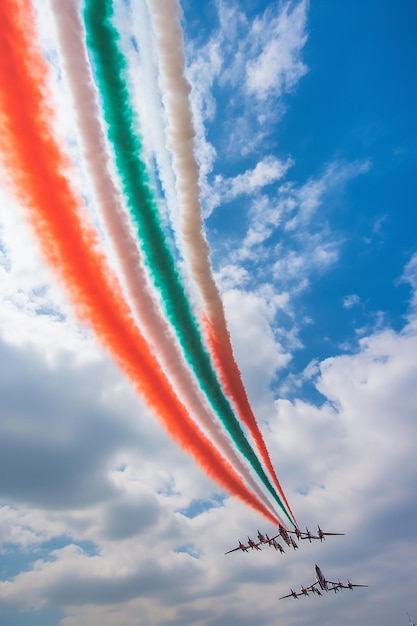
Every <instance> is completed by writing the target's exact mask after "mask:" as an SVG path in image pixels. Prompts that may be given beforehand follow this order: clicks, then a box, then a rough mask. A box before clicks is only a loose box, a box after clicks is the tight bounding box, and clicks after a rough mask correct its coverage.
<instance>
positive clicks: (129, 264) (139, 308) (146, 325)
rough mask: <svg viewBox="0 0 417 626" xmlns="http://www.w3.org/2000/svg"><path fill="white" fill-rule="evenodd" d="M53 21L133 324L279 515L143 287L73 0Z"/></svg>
mask: <svg viewBox="0 0 417 626" xmlns="http://www.w3.org/2000/svg"><path fill="white" fill-rule="evenodd" d="M50 3H51V7H52V10H53V14H54V17H55V20H56V24H57V31H58V45H59V49H60V55H61V58H62V65H63V69H64V72H65V75H66V79H67V82H68V85H69V87H70V92H71V94H72V98H73V100H74V107H75V114H76V123H77V128H78V133H79V140H80V143H81V147H82V154H83V158H84V161H85V167H86V169H87V171H88V172H89V174H90V177H91V181H92V186H93V190H94V193H95V196H96V200H97V205H98V207H99V209H100V211H101V215H102V219H103V222H104V224H105V228H106V230H107V232H108V233H109V235H110V237H111V240H112V242H113V245H114V248H115V251H116V254H117V257H118V260H119V262H120V267H121V271H122V274H123V277H124V280H125V286H126V289H127V291H128V294H129V298H130V301H131V304H132V306H133V310H134V313H135V316H136V319H137V321H138V323H139V324H140V326H141V328H143V330H144V332H145V335H146V337H147V338H148V340H149V341H150V343H151V344H152V346H153V350H154V353H155V355H156V356H157V358H158V360H159V361H160V363H161V365H162V367H163V369H164V371H165V373H166V374H167V376H168V377H169V380H170V381H171V384H172V385H173V388H174V389H175V390H176V393H177V395H178V397H179V398H181V400H182V401H183V402H184V404H185V406H186V407H187V409H188V411H189V413H190V415H192V416H193V417H196V418H197V420H198V423H199V424H200V425H202V426H203V428H204V429H205V431H206V433H207V434H208V435H209V437H210V438H211V440H212V441H213V442H214V443H215V444H216V446H217V447H218V449H219V450H220V451H221V452H222V454H223V456H224V457H225V458H226V459H227V460H228V461H229V462H230V464H231V465H232V467H234V468H235V469H236V470H237V471H238V472H239V473H240V474H241V476H242V477H243V478H244V479H245V480H246V483H247V484H248V485H249V486H250V487H251V489H252V490H253V492H254V493H256V495H257V497H258V498H259V499H260V500H261V501H262V502H263V503H264V504H265V506H267V507H268V509H269V510H270V511H271V512H272V513H273V515H274V516H275V517H277V518H278V519H279V515H278V514H277V512H276V510H275V509H274V507H273V506H272V505H271V503H270V502H269V500H268V499H267V498H266V496H265V495H264V493H263V492H262V490H261V489H260V487H259V486H258V484H257V483H256V482H255V480H254V479H253V477H252V475H251V474H250V471H249V469H248V467H247V466H246V465H245V463H244V462H243V460H242V459H241V458H240V456H239V455H238V454H237V453H236V451H235V449H234V448H233V446H232V444H231V441H230V440H229V438H228V437H227V436H226V435H225V432H224V431H223V429H222V427H221V425H220V423H219V421H218V420H217V418H216V417H215V415H214V414H213V413H212V412H211V410H210V409H209V407H208V405H207V404H206V401H205V398H204V396H203V394H202V392H201V390H200V388H199V386H198V384H197V383H196V381H195V379H194V377H193V375H192V374H191V372H190V370H189V369H188V366H187V365H186V363H185V360H184V358H183V356H182V353H181V348H180V346H179V344H178V342H177V340H176V337H175V336H174V334H173V333H172V331H171V328H170V327H169V325H168V323H167V322H166V320H165V318H164V317H163V316H162V314H161V312H160V309H159V307H158V303H157V301H156V299H155V297H154V293H153V291H152V290H151V288H150V287H149V283H148V277H147V274H146V271H145V269H144V266H143V263H142V259H141V255H140V251H139V249H138V248H137V246H136V240H135V238H134V236H133V234H132V232H131V230H130V226H129V224H128V221H127V215H126V213H125V211H124V209H123V205H122V200H121V195H120V193H119V191H118V189H117V187H116V184H115V182H114V179H113V177H112V175H111V163H110V157H109V154H108V151H107V145H106V139H105V135H104V132H103V129H102V126H101V123H100V118H101V115H100V108H99V104H98V94H97V91H96V88H95V85H94V81H93V76H92V72H91V68H90V65H89V61H88V54H87V50H86V47H85V33H84V28H83V24H82V21H81V16H80V14H79V12H78V9H77V3H76V2H72V1H71V2H65V3H62V0H50Z"/></svg>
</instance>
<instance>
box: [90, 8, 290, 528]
mask: <svg viewBox="0 0 417 626" xmlns="http://www.w3.org/2000/svg"><path fill="white" fill-rule="evenodd" d="M98 4H99V7H100V9H101V10H98ZM112 15H113V13H112V6H111V0H105V2H100V3H97V2H96V1H94V0H87V1H86V3H85V7H84V20H85V24H86V31H87V43H88V47H89V48H90V50H91V52H92V54H93V57H94V63H95V70H96V77H97V81H98V83H99V86H100V95H101V96H102V104H103V111H104V117H105V119H106V121H107V125H108V126H107V132H108V136H109V139H110V141H111V143H112V144H113V145H114V147H115V159H116V165H117V168H118V171H119V173H120V176H121V179H122V186H123V188H124V191H125V194H126V199H127V203H128V206H129V209H130V212H131V215H132V219H133V221H134V223H135V226H136V228H137V232H138V237H139V241H140V243H141V245H142V249H143V252H144V255H145V259H146V263H147V266H148V268H149V270H150V272H151V274H152V278H153V280H154V283H155V285H156V287H157V289H158V290H159V291H160V293H161V295H162V303H163V306H164V308H165V312H166V315H167V317H168V319H169V320H170V321H171V323H172V325H173V326H174V328H175V330H176V333H177V336H178V338H179V341H180V343H181V346H182V348H183V350H184V355H185V357H186V359H187V361H188V363H189V364H190V366H191V368H192V369H193V371H194V373H195V375H196V377H197V378H198V380H199V382H200V386H201V388H202V389H203V391H204V393H205V394H206V397H207V399H208V400H209V402H210V404H211V405H212V406H213V408H214V410H215V411H216V413H217V415H218V416H219V418H220V419H221V421H222V423H223V424H224V426H225V428H226V429H227V431H228V432H229V434H230V435H231V436H232V438H233V440H234V442H235V444H236V446H237V447H238V449H239V450H240V452H241V453H242V454H243V455H244V456H245V457H246V459H247V460H248V461H249V463H250V464H251V466H252V467H253V469H254V470H255V472H256V473H257V475H258V476H259V478H260V480H261V481H262V482H263V484H264V485H265V487H266V489H267V490H268V491H269V492H270V493H271V495H272V496H273V498H274V499H275V500H276V502H277V503H278V504H279V506H280V507H281V509H282V510H283V511H284V513H285V514H286V515H287V516H288V518H289V519H290V521H291V522H292V520H291V518H290V516H289V515H288V513H287V511H286V509H285V506H284V505H283V503H282V501H281V499H280V497H279V496H278V494H277V492H276V490H275V489H274V487H273V486H272V485H271V483H270V481H269V479H268V477H267V476H266V474H265V472H264V469H263V467H262V465H261V463H260V461H259V459H258V457H257V456H256V454H255V453H254V451H253V449H252V448H251V446H250V445H249V443H248V441H247V440H246V438H245V435H244V433H243V431H242V429H241V426H240V424H239V422H238V421H237V419H236V417H235V415H234V413H233V410H232V408H231V406H230V404H229V402H228V400H227V399H226V397H225V396H224V394H223V391H222V388H221V386H220V383H219V381H218V379H217V377H216V374H215V372H214V370H213V368H212V366H211V362H210V357H209V355H208V353H207V351H206V350H205V348H204V346H203V342H202V337H201V334H200V332H199V329H198V327H197V324H196V322H195V320H194V317H193V315H192V312H191V308H190V305H189V303H188V301H187V299H186V296H185V293H184V290H183V288H182V285H181V281H180V278H179V275H178V273H177V271H176V269H175V266H174V262H173V258H172V256H171V254H170V251H169V249H168V248H167V245H166V241H165V238H164V234H163V231H162V228H161V225H160V221H159V217H158V213H157V210H156V206H155V202H154V199H153V196H152V193H151V191H150V188H149V185H148V178H147V174H146V167H145V164H144V163H143V161H142V160H141V159H140V158H139V156H138V155H140V154H141V152H142V146H141V142H140V140H139V138H138V136H137V135H135V133H134V132H133V131H132V129H133V128H134V126H135V124H134V120H135V117H134V113H133V111H132V109H131V106H130V102H129V92H128V89H127V85H126V82H125V80H124V74H125V70H126V68H125V62H124V58H123V56H122V54H121V52H120V50H119V48H118V34H117V31H116V30H115V28H114V27H113V25H112V23H111V18H112Z"/></svg>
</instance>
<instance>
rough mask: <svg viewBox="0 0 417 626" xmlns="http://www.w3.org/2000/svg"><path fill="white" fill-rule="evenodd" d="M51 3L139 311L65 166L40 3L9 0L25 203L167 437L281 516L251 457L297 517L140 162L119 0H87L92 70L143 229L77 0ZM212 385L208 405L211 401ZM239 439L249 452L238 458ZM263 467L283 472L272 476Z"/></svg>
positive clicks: (16, 173) (7, 80)
mask: <svg viewBox="0 0 417 626" xmlns="http://www.w3.org/2000/svg"><path fill="white" fill-rule="evenodd" d="M98 4H99V5H100V8H101V11H100V12H99V11H97V9H98ZM52 6H53V7H54V11H55V15H56V18H57V24H58V29H59V32H60V42H61V50H62V55H63V59H64V65H65V66H66V74H67V76H68V80H69V84H70V86H71V91H72V93H73V96H74V103H75V107H76V114H77V123H78V128H79V136H80V143H81V145H82V148H83V151H84V163H85V170H86V173H87V174H88V175H89V176H90V179H91V181H92V184H93V188H94V192H95V196H96V199H97V202H98V204H99V206H100V210H101V214H102V217H103V220H104V222H105V225H106V228H107V229H108V231H109V234H110V236H111V238H112V241H113V244H114V248H115V251H116V254H117V256H118V259H119V264H120V267H121V272H122V274H123V281H124V283H125V285H126V286H127V295H128V298H129V302H130V303H131V305H132V310H133V312H132V311H131V309H130V305H128V304H127V301H126V300H125V297H124V295H123V290H122V288H121V286H120V285H119V283H118V280H117V278H116V277H115V276H114V275H113V274H112V272H111V270H110V269H109V266H108V264H107V261H106V259H105V256H104V253H103V252H102V251H101V250H100V246H99V241H98V236H97V234H96V232H95V231H94V229H93V228H92V227H91V225H90V224H89V223H88V220H87V217H86V212H85V211H84V210H83V207H82V203H81V200H80V198H79V194H77V193H76V191H75V190H74V188H73V186H72V184H71V181H70V180H69V179H68V178H67V177H66V176H65V175H64V173H63V172H70V171H71V163H70V161H69V158H68V156H67V155H65V154H64V153H63V151H62V149H61V148H60V141H59V138H57V137H55V135H54V131H53V127H52V125H51V123H50V121H49V120H50V119H53V113H52V111H51V110H50V105H49V104H48V96H49V94H50V90H49V84H48V81H49V75H48V67H47V64H46V62H45V61H44V59H43V58H42V55H41V53H40V49H39V43H38V41H37V36H36V29H35V14H34V11H33V8H32V6H31V3H30V1H29V0H3V1H2V3H1V4H0V53H1V55H2V61H1V66H0V107H1V115H2V122H3V124H2V126H3V134H2V137H1V139H0V141H1V147H2V152H3V157H2V158H3V163H4V167H5V169H6V170H7V172H8V174H9V177H10V178H11V179H12V181H13V185H14V189H15V192H16V194H17V196H18V198H19V200H20V201H21V202H22V204H23V205H25V206H26V207H27V210H28V214H29V218H30V221H31V223H32V225H33V227H34V229H35V232H36V234H37V236H38V239H39V241H40V243H41V246H42V248H43V251H44V253H45V256H46V257H47V259H48V261H49V262H50V264H51V265H52V266H53V267H54V269H55V271H56V272H57V274H58V276H59V278H60V279H61V281H62V282H63V283H64V285H65V286H66V288H67V291H68V294H69V297H70V299H71V301H72V303H73V305H74V307H75V310H76V311H77V313H78V315H79V316H80V317H81V318H82V319H83V320H84V321H86V322H87V323H88V324H90V326H91V327H92V328H93V330H94V331H95V333H96V335H97V337H98V338H99V339H100V341H101V342H102V343H103V345H104V346H105V347H106V348H107V349H108V350H109V351H110V352H111V354H112V355H113V357H114V359H115V360H116V362H117V363H118V364H119V366H120V367H121V369H123V371H124V372H125V373H126V374H127V375H128V376H129V378H130V379H131V380H132V382H133V384H134V385H135V387H136V388H137V389H138V391H139V392H140V393H141V395H142V396H143V397H144V399H145V401H146V402H147V404H148V405H149V406H150V407H151V408H152V409H153V411H154V412H155V413H156V414H157V415H158V416H159V418H160V419H161V421H162V422H163V424H164V425H165V427H166V428H167V430H168V431H169V433H170V434H171V435H172V437H173V438H175V440H176V441H177V442H178V443H179V444H180V445H181V446H183V447H184V448H185V449H186V450H187V451H188V452H190V453H191V454H192V455H193V456H194V458H195V459H196V460H197V461H198V463H199V464H200V465H201V466H202V467H203V468H204V469H205V471H206V472H207V474H208V475H209V476H211V477H212V478H213V479H214V480H216V481H217V482H218V484H219V485H220V486H221V487H222V488H223V489H226V490H228V491H229V492H230V493H232V494H234V495H236V496H237V497H239V498H241V499H242V500H244V501H245V502H246V503H247V504H248V505H249V506H252V507H253V508H255V509H256V510H258V511H259V512H260V513H261V514H263V515H264V516H265V517H267V518H268V519H269V520H271V521H275V522H276V521H277V520H278V519H279V517H278V516H277V514H276V513H275V509H274V507H273V506H272V505H271V504H270V503H269V501H268V500H267V498H266V497H265V495H264V494H263V492H262V490H261V489H260V488H259V487H258V485H257V483H256V481H254V480H253V478H252V476H251V474H250V472H249V469H248V467H247V466H246V464H245V462H244V461H245V459H246V460H247V461H248V462H249V464H250V466H251V467H252V469H253V470H254V471H255V474H256V475H257V476H258V478H259V480H260V481H261V484H262V485H263V488H264V489H266V491H267V492H268V493H269V495H270V496H272V498H273V500H274V501H275V502H276V503H278V504H279V506H280V507H281V509H282V511H283V512H284V513H285V515H286V516H287V518H288V519H289V520H290V521H291V522H292V523H295V522H294V519H293V517H292V515H291V512H290V510H289V507H288V505H287V502H286V500H285V496H284V495H283V493H282V490H281V488H279V493H280V496H281V497H280V496H279V495H278V493H277V492H276V490H275V489H274V487H273V486H272V484H271V482H270V480H269V478H268V477H267V475H266V473H265V470H264V469H263V467H262V464H261V462H260V461H259V459H258V457H257V456H256V454H255V452H254V451H253V449H252V447H251V446H250V444H249V443H248V441H247V439H246V437H245V435H244V433H243V430H242V428H241V426H240V424H239V422H238V420H237V418H236V417H235V415H234V413H233V410H232V407H231V405H230V403H229V402H228V400H227V398H226V396H225V395H224V392H223V389H222V386H221V384H220V382H219V379H218V377H217V375H216V371H215V370H214V368H213V365H212V362H211V360H210V356H209V353H208V351H207V348H206V347H205V345H204V339H203V335H202V333H201V330H200V328H199V326H198V324H197V322H196V319H195V316H194V314H193V312H192V308H191V305H190V304H189V302H188V300H187V297H186V293H185V290H184V289H183V287H182V285H181V280H180V277H179V274H178V272H177V270H176V268H175V263H174V260H173V256H172V254H171V253H170V250H169V248H168V246H167V243H166V241H165V239H164V236H163V231H162V228H161V224H160V216H159V214H158V211H157V208H156V203H155V200H154V198H153V195H152V192H151V190H150V187H149V184H148V176H147V172H146V166H145V163H144V161H143V160H142V159H141V150H142V147H141V143H140V140H139V138H138V137H137V135H135V134H134V132H133V129H134V124H133V116H134V111H132V110H131V106H130V102H129V94H128V91H127V89H126V85H125V84H124V81H123V76H122V74H123V71H124V69H125V63H124V60H123V56H122V55H121V53H120V50H119V49H118V47H117V33H116V32H114V27H113V26H112V25H111V24H110V23H109V22H108V21H107V22H106V20H109V18H110V17H111V15H112V10H111V4H110V3H109V2H107V3H106V2H104V3H103V2H100V3H97V2H87V3H86V5H85V10H86V14H85V15H86V30H87V42H88V43H89V45H90V47H91V53H92V55H93V57H94V59H95V68H94V71H95V75H96V76H97V80H98V86H99V91H100V98H101V101H102V103H103V110H104V114H105V119H106V121H107V124H108V128H109V138H110V140H111V143H112V144H113V146H114V149H115V162H116V165H117V168H118V170H119V174H120V180H121V188H122V190H123V194H124V199H125V201H126V204H127V206H128V209H129V213H130V215H131V216H132V217H133V221H134V224H135V227H136V238H134V237H133V236H132V234H131V232H130V229H129V225H128V224H127V222H126V212H125V209H124V207H123V205H122V197H121V195H120V193H119V191H118V188H117V184H116V182H115V181H113V180H112V174H111V166H110V165H109V155H108V149H107V145H106V141H105V138H104V137H103V134H102V130H101V124H100V118H99V116H100V108H99V106H98V104H97V103H98V97H97V94H96V91H95V86H94V84H93V81H92V74H91V69H90V67H89V64H88V57H87V54H86V52H85V47H84V45H83V42H82V41H81V39H79V40H78V41H77V37H78V38H82V37H83V36H84V33H83V29H82V24H81V22H80V15H79V14H78V13H77V3H75V2H74V3H72V2H66V3H65V6H64V7H63V6H62V3H60V2H59V1H58V0H53V2H52ZM95 13H97V14H98V15H95ZM97 17H99V18H100V19H97ZM71 46H73V48H71ZM75 47H77V50H76V49H75ZM103 55H104V56H103ZM23 58H24V61H22V59H23ZM121 94H122V95H123V102H120V100H119V110H117V108H116V107H115V101H114V98H115V97H119V98H120V95H121ZM126 123H128V124H131V126H130V127H129V128H127V129H126V128H123V124H126ZM144 263H145V264H146V269H145V267H144V265H143V264H144ZM148 273H149V275H150V276H151V277H152V280H153V282H154V284H155V286H156V287H157V288H158V289H159V292H160V294H161V295H162V303H163V306H162V309H161V308H159V305H158V304H157V300H156V299H155V297H154V295H153V291H152V288H151V286H149V285H148V282H147V279H148ZM198 286H199V288H200V285H198ZM209 321H211V320H210V319H209ZM173 331H174V332H173ZM220 361H221V359H220V358H217V359H215V362H220ZM187 364H188V365H187ZM221 366H222V369H223V370H224V369H225V368H226V367H227V363H226V362H225V361H224V360H223V362H222V365H221ZM223 376H224V372H223ZM203 393H204V395H205V396H206V398H207V400H208V402H209V405H210V406H211V408H209V407H208V406H206V403H205V401H204V397H203V396H202V394H203ZM231 397H233V395H232V394H231ZM190 414H193V416H195V420H193V419H191V417H190ZM216 420H217V421H216ZM197 422H198V423H197ZM199 424H200V425H202V427H203V430H202V429H201V428H200V426H199ZM222 425H223V426H224V427H225V431H223V428H222ZM226 432H227V433H228V436H227V435H226V434H225V433H226ZM235 448H236V451H235ZM237 450H238V451H239V452H240V453H241V454H242V455H243V459H242V460H240V458H239V454H238V453H237ZM267 458H268V459H269V457H267ZM263 460H264V461H265V458H264V456H263ZM265 465H266V467H267V468H268V471H269V473H270V475H271V476H272V478H273V481H274V482H276V480H275V478H274V473H273V472H272V473H271V471H270V468H269V467H268V464H267V463H265ZM271 468H272V466H271Z"/></svg>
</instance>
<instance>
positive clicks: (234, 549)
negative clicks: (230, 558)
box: [225, 546, 248, 554]
mask: <svg viewBox="0 0 417 626" xmlns="http://www.w3.org/2000/svg"><path fill="white" fill-rule="evenodd" d="M237 550H242V552H247V550H248V546H243V548H242V546H237V548H232V549H231V550H228V551H227V552H225V554H230V553H231V552H236V551H237Z"/></svg>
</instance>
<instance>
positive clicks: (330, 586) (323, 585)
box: [280, 565, 368, 600]
mask: <svg viewBox="0 0 417 626" xmlns="http://www.w3.org/2000/svg"><path fill="white" fill-rule="evenodd" d="M314 567H315V570H316V581H315V582H314V583H312V584H311V585H308V586H307V587H301V591H300V592H299V593H296V592H295V591H293V590H292V589H291V593H289V594H287V595H286V596H282V597H281V598H280V600H283V599H284V598H291V597H293V598H298V597H299V596H308V595H309V594H308V592H309V591H311V592H312V593H313V594H314V593H316V594H317V595H319V596H321V595H322V591H334V592H335V593H337V592H338V591H340V589H353V588H354V587H367V586H368V585H358V584H354V583H351V582H350V580H348V581H347V583H346V585H344V584H343V583H341V582H340V580H338V581H337V582H336V581H335V580H327V579H326V578H325V577H324V575H323V572H322V571H321V569H320V568H319V566H318V565H315V566H314ZM320 589H321V591H320Z"/></svg>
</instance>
